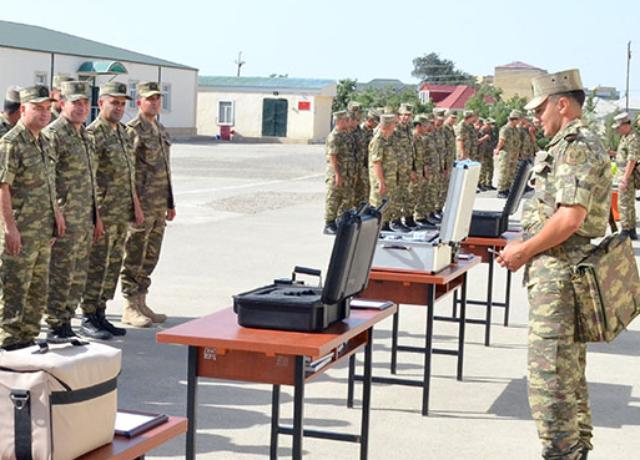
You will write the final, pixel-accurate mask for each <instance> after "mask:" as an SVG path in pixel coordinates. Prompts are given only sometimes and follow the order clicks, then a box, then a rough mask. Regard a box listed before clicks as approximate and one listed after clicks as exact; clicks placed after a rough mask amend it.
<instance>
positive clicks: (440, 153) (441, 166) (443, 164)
mask: <svg viewBox="0 0 640 460" xmlns="http://www.w3.org/2000/svg"><path fill="white" fill-rule="evenodd" d="M431 136H432V137H431V139H432V140H433V145H434V147H435V152H436V153H435V159H434V160H435V161H436V164H437V166H438V172H439V173H442V172H443V171H444V170H445V168H447V167H448V166H447V164H448V163H447V161H448V158H449V152H448V151H447V148H448V141H449V139H448V138H447V136H448V134H447V132H446V130H445V127H444V125H443V126H441V127H440V128H435V129H434V130H433V132H432V133H431ZM454 136H455V135H454ZM453 142H454V144H455V138H454V141H453ZM454 149H455V145H454Z"/></svg>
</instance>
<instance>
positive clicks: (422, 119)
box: [413, 113, 433, 125]
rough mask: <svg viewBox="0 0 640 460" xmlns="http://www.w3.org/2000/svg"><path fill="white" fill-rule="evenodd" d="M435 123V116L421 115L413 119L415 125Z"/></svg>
mask: <svg viewBox="0 0 640 460" xmlns="http://www.w3.org/2000/svg"><path fill="white" fill-rule="evenodd" d="M432 122H433V115H430V114H426V113H421V114H420V115H416V116H415V117H414V118H413V123H414V124H421V125H428V124H430V123H432Z"/></svg>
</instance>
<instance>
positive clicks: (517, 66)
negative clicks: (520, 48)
mask: <svg viewBox="0 0 640 460" xmlns="http://www.w3.org/2000/svg"><path fill="white" fill-rule="evenodd" d="M496 69H511V70H541V71H543V72H546V70H544V69H541V68H540V67H535V66H532V65H531V64H527V63H526V62H522V61H513V62H510V63H509V64H505V65H499V66H496Z"/></svg>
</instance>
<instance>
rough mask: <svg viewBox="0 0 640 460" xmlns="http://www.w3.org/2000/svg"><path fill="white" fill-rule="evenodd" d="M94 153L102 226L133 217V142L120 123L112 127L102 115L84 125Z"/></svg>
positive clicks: (119, 222) (134, 183)
mask: <svg viewBox="0 0 640 460" xmlns="http://www.w3.org/2000/svg"><path fill="white" fill-rule="evenodd" d="M87 132H88V133H89V135H90V136H91V138H92V139H93V143H94V146H95V152H96V163H97V171H96V189H97V190H96V191H97V194H98V205H99V207H100V217H101V218H102V220H103V222H104V223H105V225H113V224H122V223H127V222H130V221H133V220H134V207H133V198H134V193H135V190H136V188H135V187H136V182H135V181H136V179H135V177H136V176H135V153H134V150H133V142H132V140H131V138H130V137H129V133H128V132H127V127H126V125H124V124H123V123H118V124H117V125H116V126H115V127H112V126H111V124H109V122H108V121H106V120H105V119H104V118H102V117H98V118H96V119H95V120H94V121H93V123H91V124H90V125H89V126H88V127H87Z"/></svg>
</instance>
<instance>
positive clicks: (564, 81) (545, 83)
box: [524, 69, 584, 110]
mask: <svg viewBox="0 0 640 460" xmlns="http://www.w3.org/2000/svg"><path fill="white" fill-rule="evenodd" d="M531 86H532V87H533V99H531V100H530V101H529V103H528V104H527V105H525V106H524V108H525V109H527V110H533V109H535V108H537V107H539V106H540V105H541V104H542V103H543V102H544V101H546V100H547V98H548V97H549V96H553V95H554V94H560V93H566V92H568V91H577V90H584V86H582V79H581V78H580V71H579V70H578V69H569V70H563V71H562V72H556V73H550V74H548V75H540V76H538V77H535V78H534V79H532V80H531Z"/></svg>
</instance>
